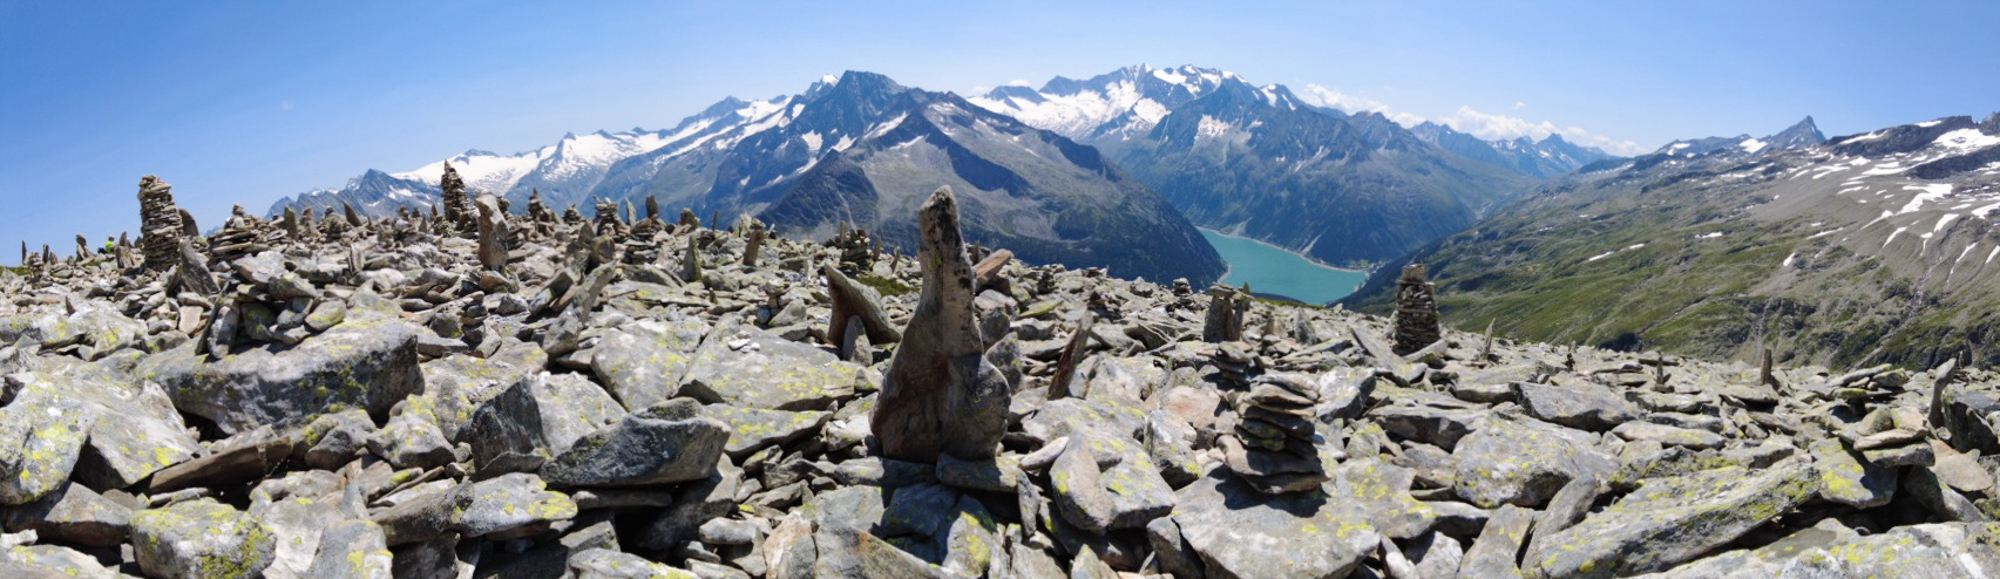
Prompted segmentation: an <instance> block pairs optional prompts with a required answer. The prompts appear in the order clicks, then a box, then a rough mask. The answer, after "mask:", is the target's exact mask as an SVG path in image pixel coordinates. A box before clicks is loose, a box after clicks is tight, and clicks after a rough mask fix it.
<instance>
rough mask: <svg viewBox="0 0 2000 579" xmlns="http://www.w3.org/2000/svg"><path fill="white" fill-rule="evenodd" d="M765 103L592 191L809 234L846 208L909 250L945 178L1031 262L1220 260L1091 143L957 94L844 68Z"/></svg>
mask: <svg viewBox="0 0 2000 579" xmlns="http://www.w3.org/2000/svg"><path fill="white" fill-rule="evenodd" d="M772 105H775V106H766V107H764V109H765V110H766V111H768V112H764V113H763V114H761V115H749V114H746V115H740V116H741V117H742V119H743V120H742V121H741V122H738V123H737V124H735V125H732V126H729V127H727V128H723V129H720V130H715V131H712V132H710V133H709V134H708V135H707V136H705V137H702V138H701V139H699V140H695V141H691V142H688V143H685V144H675V145H670V146H669V147H667V148H663V149H661V151H666V152H665V153H656V154H652V155H644V156H641V157H635V158H633V159H628V160H627V161H624V162H622V163H620V164H619V165H618V166H617V167H615V168H614V169H613V171H612V173H611V176H610V177H608V178H607V179H606V183H607V185H606V186H602V187H599V188H598V190H597V191H595V192H593V196H604V197H610V198H625V199H639V198H644V197H645V196H649V195H650V196H654V197H656V198H658V199H660V200H661V201H662V202H663V203H667V202H669V201H672V202H674V204H684V205H688V206H692V207H693V208H695V209H696V211H697V212H699V213H701V214H703V215H706V214H709V213H711V212H715V213H721V214H722V216H723V218H724V219H730V218H733V216H735V215H740V214H751V215H757V216H758V217H760V218H762V219H764V220H765V221H767V222H770V223H772V224H774V225H775V226H776V227H777V228H778V231H780V232H781V233H783V234H786V235H792V236H798V237H805V238H825V237H827V236H829V235H831V234H832V233H833V231H834V230H835V229H836V228H837V226H838V224H839V223H841V222H849V223H854V224H857V225H858V226H861V227H864V228H867V229H869V230H870V231H871V232H874V233H876V234H878V235H881V236H882V237H883V238H884V239H885V240H886V242H887V243H888V244H890V245H891V246H895V247H901V248H904V249H910V248H914V247H915V242H916V238H917V234H916V229H915V223H914V221H913V220H912V216H913V215H915V211H916V208H917V207H918V205H919V204H920V203H921V202H922V201H923V199H924V196H926V195H928V194H929V193H930V192H931V191H932V190H934V189H936V188H937V187H938V186H939V185H950V186H952V188H953V189H954V190H955V191H957V192H958V195H959V198H960V199H961V201H962V203H963V205H962V210H963V211H964V212H965V214H966V215H965V222H966V224H967V227H968V231H967V238H968V239H969V240H971V241H973V242H975V243H982V244H986V245H991V246H995V247H1006V248H1009V249H1012V250H1014V252H1015V254H1016V255H1018V256H1020V257H1022V258H1023V259H1025V260H1027V261H1029V262H1034V263H1051V262H1060V263H1065V264H1070V265H1073V266H1077V265H1109V266H1111V271H1112V272H1113V273H1114V274H1117V275H1122V276H1139V277H1146V278H1148V279H1155V280H1168V279H1173V278H1177V277H1186V278H1189V279H1190V280H1192V281H1194V282H1195V283H1198V284H1205V283H1207V282H1209V281H1213V280H1214V279H1216V278H1218V277H1220V275H1221V273H1222V270H1223V265H1222V261H1221V258H1220V256H1219V255H1217V254H1216V253H1215V251H1214V248H1212V247H1210V246H1209V245H1208V243H1207V242H1206V241H1204V240H1203V239H1202V238H1201V236H1200V233H1199V232H1198V231H1196V230H1195V229H1194V227H1193V226H1192V225H1191V224H1189V223H1188V221H1187V219H1186V218H1185V217H1183V216H1182V215H1181V214H1180V213H1179V212H1177V211H1175V210H1174V209H1173V208H1172V207H1171V206H1169V205H1168V204H1166V203H1165V202H1164V201H1162V200H1161V199H1160V197H1159V195H1158V194H1157V193H1155V192H1153V191H1152V190H1150V189H1148V188H1146V187H1145V186H1144V185H1143V184H1141V183H1139V182H1138V181H1135V180H1133V179H1131V178H1130V177H1128V176H1126V175H1125V174H1124V173H1123V172H1122V171H1119V170H1118V169H1117V168H1116V167H1113V166H1112V165H1111V164H1110V163H1108V162H1107V161H1105V160H1104V159H1103V158H1102V157H1101V156H1100V155H1099V153H1098V152H1097V151H1096V150H1095V149H1092V148H1090V147H1087V146H1083V145H1079V144H1077V143H1076V142H1074V141H1071V140H1070V139H1067V138H1065V137H1063V136H1061V135H1059V134H1056V133H1053V132H1049V131H1043V130H1039V129H1036V128H1034V127H1031V126H1028V125H1026V124H1024V123H1022V122H1020V121H1018V120H1016V119H1013V118H1010V117H1006V116H1002V115H999V114H995V113H992V112H990V111H987V110H985V109H982V108H980V107H977V106H974V105H972V104H971V103H970V102H967V101H966V100H964V99H962V98H959V97H957V96H956V95H951V94H948V93H935V92H929V91H924V90H920V89H914V88H909V87H904V86H901V85H898V84H896V83H895V82H894V81H892V80H890V79H889V78H888V77H885V76H882V75H879V74H873V73H865V72H848V73H846V74H844V75H842V76H841V77H840V78H838V79H830V80H822V81H821V82H819V83H816V84H815V85H813V86H812V87H811V88H809V89H808V90H807V91H806V92H805V93H803V94H800V95H795V96H790V97H781V98H780V99H778V100H776V101H773V102H772ZM668 149H673V151H668ZM676 152H677V154H676Z"/></svg>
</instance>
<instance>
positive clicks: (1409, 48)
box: [0, 0, 2000, 263]
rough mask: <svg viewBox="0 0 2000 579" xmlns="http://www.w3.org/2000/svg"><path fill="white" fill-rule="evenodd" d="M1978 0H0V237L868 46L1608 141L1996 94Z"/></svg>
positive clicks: (1855, 120) (1881, 120) (1987, 23)
mask: <svg viewBox="0 0 2000 579" xmlns="http://www.w3.org/2000/svg"><path fill="white" fill-rule="evenodd" d="M1995 22H2000V3H1996V2H1991V1H1963V2H1754V1H1753V2H1743V1H1740V0H1739V1H1720V2H1718V1H1705V0H1690V1H1677V2H1604V1H1596V2H1515V1H1493V2H1463V3H1458V2H1428V1H1409V0H1402V1H1359V2H1327V1H1311V2H1258V1H1249V2H1243V1H1232V2H1194V1H1181V0H1150V1H1144V2H1095V1H1092V2H1077V1H1074V0H1068V1H1060V2H1044V1H1040V0H1016V1H1011V2H977V3H974V2H940V1H937V0H927V1H871V0H850V1H845V2H827V1H824V0H819V1H742V2H600V1H579V2H561V3H554V2H533V3H530V2H520V3H479V2H456V1H443V2H368V1H344V2H320V1H299V2H199V3H195V2H116V3H113V2H93V1H87V0H79V1H64V2H32V1H28V0H0V244H4V245H5V246H7V248H8V249H7V250H6V253H5V255H7V257H4V258H0V262H4V263H13V252H14V249H13V248H14V247H16V246H17V244H18V242H19V240H23V239H25V240H27V241H29V242H30V243H31V244H34V245H36V246H39V245H40V244H42V243H48V244H51V245H53V246H54V247H56V248H57V249H58V251H61V250H62V249H63V248H67V247H69V245H70V244H71V241H70V239H71V238H72V236H74V235H75V234H77V233H84V234H87V235H89V236H90V237H91V238H92V239H102V238H103V236H104V235H108V234H113V233H116V232H120V231H133V232H134V233H135V234H136V229H137V222H138V217H137V215H138V203H137V200H136V197H135V195H136V192H137V185H138V182H139V178H140V177H141V176H144V175H147V174H158V175H160V176H161V178H162V179H164V180H166V181H167V182H169V183H172V184H173V185H174V187H175V189H174V192H175V195H176V197H177V199H178V200H179V201H180V203H181V204H182V205H184V206H187V207H189V208H190V209H191V210H192V211H194V213H195V215H196V217H197V218H198V220H199V221H200V222H201V223H202V225H203V226H204V227H212V226H214V225H216V224H217V223H219V221H220V219H221V218H222V217H223V216H224V215H226V214H227V212H228V209H229V206H230V205H231V204H232V203H241V204H242V205H243V206H244V207H245V208H246V209H249V210H250V211H252V212H256V213H261V212H263V211H264V210H265V209H266V208H267V207H268V206H269V205H270V203H271V202H272V201H275V200H276V199H278V198H279V197H281V196H283V195H287V194H292V193H297V192H300V191H304V190H308V189H312V188H316V187H338V186H340V185H341V184H343V183H344V182H345V181H346V180H347V179H348V178H350V177H353V176H356V175H359V174H360V173H361V172H362V171H364V170H366V169H369V168H379V169H383V170H388V171H404V170H409V169H414V168H416V167H418V166H421V165H423V164H425V163H429V162H432V161H435V160H437V159H441V158H444V157H448V156H450V155H453V154H456V153H458V152H461V151H464V150H466V149H470V148H479V149H488V150H493V151H499V152H503V153H511V152H515V151H522V150H527V149H532V148H536V147H539V146H542V145H546V144H549V143H553V142H554V141H555V140H556V139H558V138H560V137H561V136H562V135H563V134H564V133H566V132H576V133H585V132H590V131H595V130H598V129H609V130H614V131H615V130H623V129H628V128H632V127H634V126H639V127H645V128H648V129H655V128H661V127H666V126H671V125H672V124H674V123H675V122H677V121H679V120H680V119H681V118H683V117H686V116H688V115H691V114H693V113H695V112H697V111H699V110H701V109H702V108H704V107H706V106H707V105H709V104H712V103H714V102H715V101H717V100H720V99H721V98H723V97H724V96H731V95H734V96H739V97H745V98H753V97H754V98H764V97H770V96H774V95H778V94H789V93H796V92H799V91H801V90H803V89H804V88H805V87H806V85H808V84H809V83H811V81H813V80H814V79H817V78H819V76H820V75H822V74H829V73H834V74H837V73H839V72H840V71H842V70H847V69H859V70H871V71H875V72H881V73H884V74H888V75H889V76H891V77H893V78H895V79H896V80H898V81H899V82H902V83H903V84H906V85H912V86H919V87H923V88H928V89H932V90H950V91H957V92H960V93H969V92H972V91H974V90H983V89H984V88H985V87H992V86H996V85H1000V84H1003V83H1008V82H1012V81H1027V82H1029V83H1031V84H1034V85H1037V86H1039V85H1040V84H1041V83H1042V82H1044V81H1046V80H1048V78H1049V77H1051V76H1055V75H1064V76H1070V77H1088V76H1091V75H1095V74H1099V73H1103V72H1108V71H1110V70H1113V69H1115V68H1118V67H1120V66H1125V65H1130V64H1139V63H1146V64H1152V65H1156V66H1169V65H1178V64H1197V65H1201V66H1208V67H1216V68H1222V69H1227V70H1231V71H1234V72H1236V73H1238V74H1241V75H1243V76H1245V77H1247V78H1248V79H1250V80H1251V81H1253V82H1258V83H1282V84H1285V85H1288V86H1290V87H1292V88H1293V89H1294V90H1295V91H1297V92H1300V93H1302V94H1304V95H1307V96H1312V97H1314V98H1323V99H1328V100H1331V101H1334V102H1336V103H1338V104H1339V105H1341V106H1344V107H1347V108H1370V109H1377V110H1382V111H1384V112H1385V113H1386V114H1390V115H1392V116H1394V117H1396V118H1399V119H1407V120H1412V121H1413V120H1414V119H1419V118H1421V119H1433V120H1444V121H1451V122H1454V123H1456V124H1457V125H1458V126H1460V128H1461V130H1467V131H1469V132H1475V133H1477V134H1482V135H1483V136H1489V137H1502V136H1512V135H1516V134H1522V133H1527V134H1531V135H1534V136H1541V135H1544V134H1546V132H1547V131H1548V130H1549V129H1555V130H1559V131H1562V132H1564V133H1565V134H1566V135H1567V136H1569V138H1570V139H1571V140H1574V141H1579V142H1586V143H1596V144H1600V145H1603V146H1606V147H1607V148H1610V149H1614V150H1622V151H1624V152H1630V151H1634V150H1650V149H1652V148H1655V147H1658V146H1660V145H1661V144H1663V143H1665V142H1667V141H1669V140H1672V139H1676V138H1683V137H1701V136H1709V135H1735V134H1740V133H1750V134H1754V135H1763V134H1768V133H1772V132H1776V131H1778V130H1780V129H1783V128H1784V127H1785V126H1787V125H1789V124H1791V123H1792V122H1794V121H1797V120H1798V119H1799V118H1800V117H1803V116H1805V115H1807V114H1811V115H1814V116H1815V117H1816V119H1817V120H1818V121H1819V123H1820V126H1821V128H1822V129H1824V130H1825V131H1826V132H1827V133H1828V134H1829V135H1837V134H1848V133H1856V132H1862V131H1867V130H1872V129H1875V128H1879V127H1882V126H1887V125H1893V124H1901V123H1906V122H1913V121H1920V120H1926V119H1931V118H1935V117H1939V116H1946V115H1974V116H1981V117H1983V116H1984V115H1985V114H1987V113H1989V112H1993V111H1995V110H2000V58H1996V57H2000V34H1995V33H1994V31H1993V28H1992V27H1993V25H1994V24H1993V23H1995Z"/></svg>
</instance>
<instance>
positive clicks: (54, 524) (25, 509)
mask: <svg viewBox="0 0 2000 579" xmlns="http://www.w3.org/2000/svg"><path fill="white" fill-rule="evenodd" d="M0 522H4V523H5V524H6V528H7V531H8V532H15V533H18V532H22V531H29V530H32V531H34V532H35V533H36V535H38V536H39V537H40V538H42V539H45V540H56V541H65V542H70V543H75V544H79V545H88V546H93V547H115V546H117V545H118V544H119V543H123V542H125V539H126V537H127V536H128V535H129V534H130V533H131V530H132V509H130V508H128V507H126V506H125V505H122V504H119V503H118V502H117V501H113V500H110V499H106V498H104V495H100V494H97V491H94V490H90V488H89V487H86V486H83V485H80V484H74V483H71V484H65V485H62V487H61V488H58V489H56V490H55V491H54V492H51V493H49V494H48V496H44V497H42V498H41V499H40V500H37V501H35V502H32V503H28V504H25V505H20V506H15V507H8V508H6V509H0Z"/></svg>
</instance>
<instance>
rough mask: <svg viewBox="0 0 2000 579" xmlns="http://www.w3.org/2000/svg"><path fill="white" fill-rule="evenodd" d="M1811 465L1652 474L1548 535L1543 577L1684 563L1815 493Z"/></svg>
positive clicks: (1537, 564)
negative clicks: (1598, 509) (1593, 511)
mask: <svg viewBox="0 0 2000 579" xmlns="http://www.w3.org/2000/svg"><path fill="white" fill-rule="evenodd" d="M1818 486H1819V485H1818V480H1817V479H1816V477H1815V476H1814V472H1813V468H1812V466H1810V465H1805V464H1798V463H1792V464H1787V465H1780V466H1777V467H1773V468H1769V469H1764V470H1761V471H1749V470H1745V469H1741V468H1720V469H1715V470H1709V471H1703V472H1699V473H1695V474H1691V475H1686V476H1678V477H1670V478H1659V479H1649V480H1647V481H1646V482H1645V483H1644V484H1643V485H1641V486H1640V487H1639V489H1638V490H1637V491H1634V492H1633V493H1632V494H1630V495H1626V496H1625V497H1624V498H1622V499H1619V500H1618V502H1616V503H1613V504H1612V505H1611V507H1609V508H1607V509H1605V510H1604V511H1602V512H1599V513H1596V514H1593V515H1591V516H1589V517H1587V518H1585V519H1584V520H1583V522H1581V523H1577V524H1576V525H1575V526H1572V527H1570V528H1568V529H1564V530H1563V531H1561V532H1559V533H1557V534H1556V535H1554V536H1551V537H1549V538H1548V540H1547V542H1546V543H1544V544H1543V547H1542V550H1541V552H1540V553H1538V556H1540V557H1542V559H1541V560H1538V561H1533V562H1531V563H1532V565H1531V567H1532V569H1533V571H1532V573H1531V574H1532V575H1535V576H1539V577H1615V576H1625V575H1633V574H1638V573H1651V572H1656V571H1664V570H1667V569H1669V568H1671V567H1673V566H1675V565H1679V564H1681V563H1685V562H1687V561H1689V560H1692V559H1694V558H1696V557H1700V556H1701V555H1702V554H1704V553H1707V552H1709V550H1711V549H1714V548H1716V547H1718V546H1721V545H1724V544H1727V543H1729V542H1730V541H1733V540H1735V539H1736V538H1737V537H1740V536H1742V535H1743V534H1744V533H1747V532H1749V531H1750V530H1751V529H1754V528H1756V527H1757V526H1759V525H1763V524H1764V523H1765V522H1767V521H1770V520H1771V519H1772V518H1773V517H1776V516H1778V515H1779V514H1781V513H1785V512H1787V511H1790V510H1792V508H1794V507H1796V506H1798V505H1799V504H1800V503H1803V502H1805V501H1806V500H1807V499H1810V498H1812V495H1813V492H1814V491H1815V490H1816V489H1817V488H1818Z"/></svg>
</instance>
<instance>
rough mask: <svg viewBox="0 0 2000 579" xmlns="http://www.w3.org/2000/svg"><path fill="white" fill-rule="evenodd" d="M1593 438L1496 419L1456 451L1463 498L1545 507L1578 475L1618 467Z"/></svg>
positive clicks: (1529, 422)
mask: <svg viewBox="0 0 2000 579" xmlns="http://www.w3.org/2000/svg"><path fill="white" fill-rule="evenodd" d="M1593 441H1594V437H1591V436H1590V435H1588V434H1585V433H1582V432H1577V431H1575V430H1570V429H1568V428H1564V427H1561V426H1556V425H1553V424H1547V423H1544V422H1539V421H1534V420H1523V419H1519V418H1511V417H1505V416H1504V415H1503V416H1496V417H1494V418H1493V419H1492V420H1490V421H1488V422H1487V423H1486V426H1485V427H1484V428H1481V429H1479V430H1478V431H1477V432H1473V433H1472V434H1470V435H1467V436H1466V437H1465V438H1464V439H1462V440H1460V441H1459V443H1458V446H1457V448H1454V449H1453V450H1452V453H1451V455H1452V458H1453V459H1454V460H1456V461H1457V463H1458V470H1457V472H1456V478H1457V480H1458V487H1457V488H1456V491H1457V493H1458V496H1459V498H1462V499H1465V500H1466V501H1467V502H1470V503H1472V504H1475V505H1478V506H1480V507H1485V508H1493V507H1498V506H1500V505H1502V504H1514V505H1520V506H1525V507H1531V508H1532V507H1540V506H1542V505H1544V504H1547V503H1548V500H1549V498H1550V497H1553V496H1555V493H1556V491H1557V490H1561V489H1562V487H1563V485H1565V484H1569V481H1571V480H1574V479H1576V478H1578V477H1587V476H1597V477H1603V476H1607V475H1609V474H1610V473H1611V472H1612V471H1613V470H1614V469H1616V468H1617V466H1618V464H1617V462H1615V461H1614V459H1612V457H1611V456H1609V455H1606V454H1604V453H1603V452H1601V451H1599V450H1598V449H1597V448H1596V447H1595V446H1594V445H1593V444H1592V443H1593Z"/></svg>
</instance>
